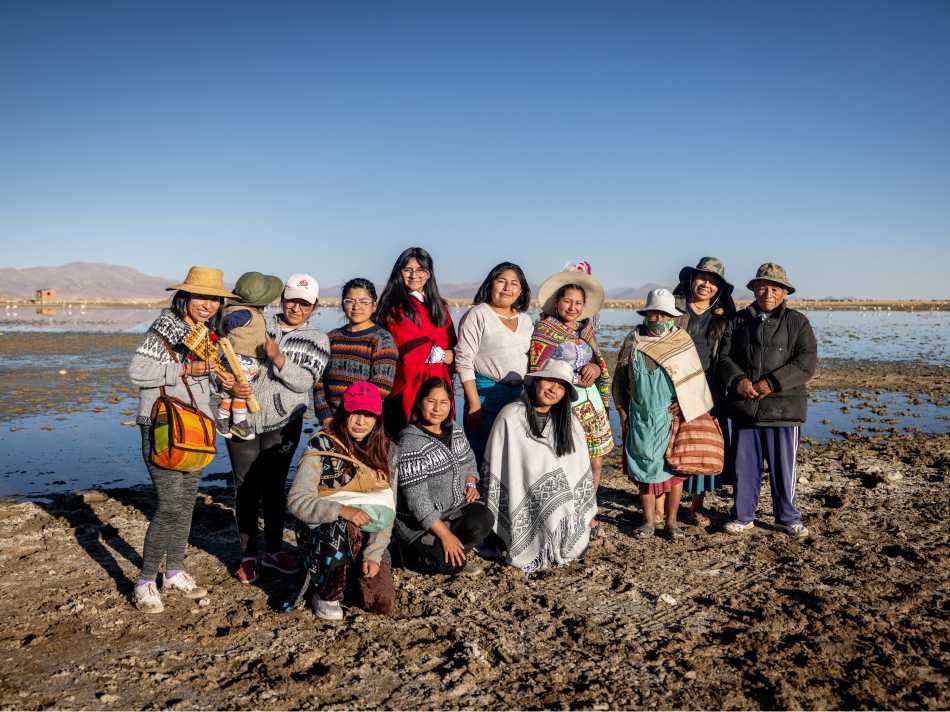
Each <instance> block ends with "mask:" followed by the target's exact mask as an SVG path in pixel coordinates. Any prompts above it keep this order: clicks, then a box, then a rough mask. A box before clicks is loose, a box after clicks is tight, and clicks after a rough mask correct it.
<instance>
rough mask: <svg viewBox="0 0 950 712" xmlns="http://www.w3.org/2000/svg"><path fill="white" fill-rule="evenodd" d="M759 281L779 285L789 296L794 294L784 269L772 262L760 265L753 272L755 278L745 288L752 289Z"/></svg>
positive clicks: (793, 288)
mask: <svg viewBox="0 0 950 712" xmlns="http://www.w3.org/2000/svg"><path fill="white" fill-rule="evenodd" d="M760 279H761V280H764V281H766V282H775V283H776V284H781V285H782V286H783V287H785V289H787V290H788V293H789V294H794V293H795V287H794V286H793V285H792V283H791V282H789V281H788V273H787V272H786V271H785V268H784V267H782V266H781V265H777V264H775V263H774V262H766V263H765V264H763V265H760V266H759V268H758V269H757V270H756V271H755V278H754V279H750V280H749V283H748V284H747V285H746V287H748V288H749V289H753V286H752V285H753V284H755V283H756V282H758V281H759V280H760Z"/></svg>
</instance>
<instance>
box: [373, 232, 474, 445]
mask: <svg viewBox="0 0 950 712" xmlns="http://www.w3.org/2000/svg"><path fill="white" fill-rule="evenodd" d="M374 321H375V322H376V323H377V324H379V325H380V326H381V327H383V328H384V329H386V330H387V331H388V332H389V333H390V334H392V336H393V340H394V341H395V342H396V347H397V348H398V349H399V361H398V363H397V364H396V378H395V380H394V381H393V389H392V393H390V394H389V397H388V398H387V399H386V401H385V403H384V405H383V411H384V419H385V421H386V432H387V433H388V434H389V436H390V437H391V438H393V439H395V438H396V437H398V435H399V433H400V432H401V431H402V429H403V428H404V427H405V426H406V423H408V422H409V418H410V416H411V414H412V408H413V404H414V403H415V402H416V393H418V392H419V387H420V386H421V385H422V383H423V381H425V380H426V379H428V378H441V379H442V380H443V381H445V382H447V383H451V382H452V363H453V362H454V360H455V352H454V351H453V349H454V348H455V326H454V325H453V324H452V315H451V314H450V313H449V305H448V303H446V301H445V300H444V299H443V298H442V295H441V294H439V285H438V283H437V282H436V279H435V266H434V265H433V263H432V257H431V256H430V255H429V253H428V252H426V251H425V250H423V249H422V248H421V247H410V248H408V249H407V250H404V251H403V252H402V254H401V255H399V257H398V258H397V259H396V264H394V265H393V269H392V272H391V273H390V275H389V281H388V282H387V283H386V288H385V289H383V293H382V294H381V295H380V297H379V306H378V307H377V308H376V313H375V315H374ZM453 412H454V405H453Z"/></svg>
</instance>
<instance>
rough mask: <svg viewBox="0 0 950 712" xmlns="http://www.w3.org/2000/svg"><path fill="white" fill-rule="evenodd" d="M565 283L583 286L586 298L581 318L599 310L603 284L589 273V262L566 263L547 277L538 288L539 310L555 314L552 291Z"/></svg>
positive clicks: (602, 296)
mask: <svg viewBox="0 0 950 712" xmlns="http://www.w3.org/2000/svg"><path fill="white" fill-rule="evenodd" d="M565 284H577V285H580V286H581V287H583V288H584V292H586V296H587V298H586V299H585V300H584V311H583V312H581V316H580V318H581V319H589V318H591V317H592V316H594V314H596V313H597V312H599V311H600V307H601V306H602V305H603V303H604V285H603V284H601V283H600V280H599V279H597V278H596V277H594V276H593V275H591V273H590V264H589V263H587V262H577V263H568V264H567V265H565V266H564V269H562V270H561V271H560V272H555V273H554V274H552V275H551V276H550V277H548V278H547V279H546V280H544V282H543V283H542V284H541V286H540V287H539V288H538V301H539V302H541V311H543V312H544V313H545V314H547V315H548V316H553V315H555V314H557V309H556V308H555V305H554V293H555V292H557V290H559V289H560V288H561V287H563V286H564V285H565Z"/></svg>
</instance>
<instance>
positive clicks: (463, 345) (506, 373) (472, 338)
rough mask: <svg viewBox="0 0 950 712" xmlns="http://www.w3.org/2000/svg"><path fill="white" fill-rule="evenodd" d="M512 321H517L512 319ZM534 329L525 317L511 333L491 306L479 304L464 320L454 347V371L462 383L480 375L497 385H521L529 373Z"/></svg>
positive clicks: (519, 320)
mask: <svg viewBox="0 0 950 712" xmlns="http://www.w3.org/2000/svg"><path fill="white" fill-rule="evenodd" d="M512 321H514V320H513V319H512ZM533 331H534V325H533V324H532V322H531V317H529V316H528V315H527V314H525V313H521V314H519V315H518V328H517V329H515V331H511V330H510V329H508V327H506V326H505V324H504V321H503V320H502V318H501V317H500V316H498V315H497V314H496V313H495V312H494V311H493V310H492V308H491V307H490V306H488V304H484V303H483V304H476V305H475V306H473V307H472V308H471V309H469V310H468V311H467V312H465V315H464V316H463V317H462V320H461V321H460V322H459V329H458V345H457V346H456V347H455V369H456V370H457V371H458V374H459V379H460V380H461V381H462V383H466V382H467V381H474V380H475V374H476V373H480V374H481V375H483V376H487V377H488V378H491V379H493V380H495V381H503V382H505V383H511V384H518V383H521V379H522V378H524V375H525V372H526V371H527V370H528V348H529V347H530V346H531V334H532V332H533Z"/></svg>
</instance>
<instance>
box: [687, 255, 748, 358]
mask: <svg viewBox="0 0 950 712" xmlns="http://www.w3.org/2000/svg"><path fill="white" fill-rule="evenodd" d="M695 274H696V270H693V271H691V272H690V273H689V276H688V277H687V278H686V280H685V281H682V282H680V283H679V284H678V285H676V289H674V290H673V296H674V297H682V299H683V301H684V302H686V304H689V298H690V297H691V296H692V295H693V277H694V276H695ZM711 274H714V276H715V278H716V286H717V287H719V291H718V292H716V296H715V297H713V300H712V303H710V305H709V308H710V309H711V310H712V316H711V317H710V319H709V325H708V326H707V327H706V333H705V334H704V335H703V336H704V338H705V339H706V345H707V346H708V347H709V353H711V354H712V355H713V356H716V355H718V353H719V343H720V342H721V341H722V337H723V335H724V334H725V333H726V327H727V326H728V325H729V322H730V321H732V317H734V316H735V315H736V303H735V300H733V298H732V294H727V293H726V290H725V288H724V287H725V285H723V283H722V279H721V278H720V277H719V275H716V274H715V273H711ZM718 309H722V314H717V313H716V311H717V310H718ZM684 323H685V322H684Z"/></svg>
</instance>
